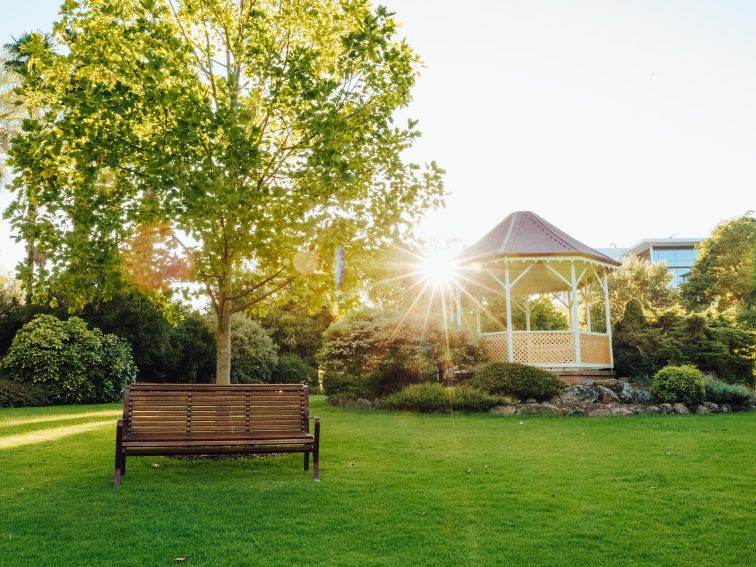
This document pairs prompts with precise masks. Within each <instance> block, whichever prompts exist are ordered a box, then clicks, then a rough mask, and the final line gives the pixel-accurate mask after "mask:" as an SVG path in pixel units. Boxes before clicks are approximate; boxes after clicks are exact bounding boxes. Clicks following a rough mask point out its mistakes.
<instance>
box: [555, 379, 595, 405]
mask: <svg viewBox="0 0 756 567" xmlns="http://www.w3.org/2000/svg"><path fill="white" fill-rule="evenodd" d="M561 399H562V401H563V402H568V403H569V402H595V401H598V399H599V392H598V389H597V388H596V386H595V385H594V384H593V383H592V382H588V381H583V382H577V383H575V384H572V385H571V386H570V387H568V388H567V389H566V390H565V391H564V393H562V395H561Z"/></svg>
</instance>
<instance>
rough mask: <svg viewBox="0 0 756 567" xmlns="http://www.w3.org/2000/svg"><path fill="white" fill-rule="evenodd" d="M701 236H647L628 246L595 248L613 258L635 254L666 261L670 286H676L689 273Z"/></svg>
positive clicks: (685, 278) (655, 260) (651, 259)
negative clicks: (670, 281) (670, 276)
mask: <svg viewBox="0 0 756 567" xmlns="http://www.w3.org/2000/svg"><path fill="white" fill-rule="evenodd" d="M701 240H703V239H702V238H647V239H645V240H641V241H640V242H638V243H637V244H635V245H633V246H631V247H630V248H596V250H598V251H599V252H601V253H603V254H606V255H607V256H609V257H610V258H613V259H615V260H620V261H621V260H622V259H623V258H624V257H625V256H626V255H628V254H635V255H636V256H638V257H640V258H644V259H646V260H649V261H650V262H666V263H667V265H668V266H669V271H670V272H672V276H673V278H672V286H673V287H677V286H679V285H680V284H681V283H683V282H684V281H685V280H687V279H688V276H689V275H690V269H691V267H692V266H693V262H695V261H696V258H697V257H698V250H697V249H696V245H697V244H698V243H699V242H701Z"/></svg>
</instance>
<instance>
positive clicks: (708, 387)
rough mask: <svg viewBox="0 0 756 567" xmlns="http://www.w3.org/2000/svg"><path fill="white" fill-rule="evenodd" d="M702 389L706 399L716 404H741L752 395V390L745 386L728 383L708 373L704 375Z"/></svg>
mask: <svg viewBox="0 0 756 567" xmlns="http://www.w3.org/2000/svg"><path fill="white" fill-rule="evenodd" d="M704 390H705V394H704V395H705V398H706V401H707V402H714V403H717V404H723V403H728V404H742V403H745V402H747V401H748V400H749V399H750V398H751V396H752V395H753V392H752V391H751V390H750V389H749V388H748V387H747V386H743V385H742V384H728V383H727V382H723V381H722V380H718V379H717V378H715V377H714V376H712V375H710V374H705V375H704Z"/></svg>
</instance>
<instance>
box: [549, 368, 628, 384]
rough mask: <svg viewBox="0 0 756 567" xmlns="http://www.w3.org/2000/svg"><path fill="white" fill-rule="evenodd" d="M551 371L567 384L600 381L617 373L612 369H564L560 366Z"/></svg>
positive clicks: (614, 376) (613, 376)
mask: <svg viewBox="0 0 756 567" xmlns="http://www.w3.org/2000/svg"><path fill="white" fill-rule="evenodd" d="M553 372H554V373H555V374H556V375H557V376H559V379H560V380H562V381H563V382H567V383H568V384H575V383H577V382H582V381H584V380H590V381H592V382H593V381H596V382H598V381H601V380H606V379H607V378H616V376H617V374H616V372H614V370H588V369H580V368H575V369H569V368H568V369H565V368H560V369H558V370H556V369H555V370H553Z"/></svg>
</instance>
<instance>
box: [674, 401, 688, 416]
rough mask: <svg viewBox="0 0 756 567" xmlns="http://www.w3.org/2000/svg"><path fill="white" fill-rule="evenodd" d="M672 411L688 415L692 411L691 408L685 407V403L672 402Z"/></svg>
mask: <svg viewBox="0 0 756 567" xmlns="http://www.w3.org/2000/svg"><path fill="white" fill-rule="evenodd" d="M672 411H673V412H675V413H677V414H680V415H687V414H689V413H690V410H689V409H688V408H687V407H685V404H680V403H677V404H672Z"/></svg>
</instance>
